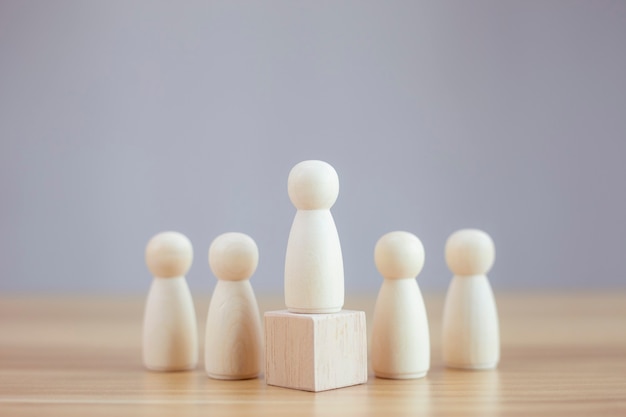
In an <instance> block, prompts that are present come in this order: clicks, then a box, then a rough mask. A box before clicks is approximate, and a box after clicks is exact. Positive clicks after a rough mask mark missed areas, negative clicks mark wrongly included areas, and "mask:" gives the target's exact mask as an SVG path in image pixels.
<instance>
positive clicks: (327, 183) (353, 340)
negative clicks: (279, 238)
mask: <svg viewBox="0 0 626 417" xmlns="http://www.w3.org/2000/svg"><path fill="white" fill-rule="evenodd" d="M287 184H288V187H287V188H288V192H289V198H290V199H291V201H292V203H293V204H294V205H295V206H296V208H297V209H298V211H297V213H296V217H295V219H294V221H293V224H292V226H291V232H290V234H289V241H288V242H287V254H286V259H285V304H286V305H287V309H288V310H280V311H268V312H266V313H265V346H266V353H265V381H266V382H267V383H268V384H269V385H276V386H280V387H285V388H293V389H300V390H305V391H315V392H317V391H325V390H329V389H335V388H341V387H347V386H350V385H356V384H362V383H364V382H366V381H367V334H366V323H365V313H364V312H362V311H348V310H342V307H343V301H344V286H343V284H344V282H343V257H342V255H341V245H340V244H339V236H338V234H337V228H336V227H335V221H334V220H333V216H332V215H331V214H330V208H331V207H332V205H333V204H334V203H335V200H337V196H338V194H339V179H338V177H337V172H336V171H335V169H334V168H333V167H332V166H330V165H329V164H327V163H326V162H323V161H304V162H300V163H299V164H297V165H296V166H295V167H293V169H292V170H291V172H290V173H289V180H288V182H287Z"/></svg>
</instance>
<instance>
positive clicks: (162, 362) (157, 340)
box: [143, 232, 198, 371]
mask: <svg viewBox="0 0 626 417" xmlns="http://www.w3.org/2000/svg"><path fill="white" fill-rule="evenodd" d="M192 260H193V248H192V246H191V242H190V241H189V239H187V237H186V236H184V235H182V234H180V233H177V232H163V233H159V234H158V235H156V236H154V237H153V238H152V239H151V240H150V242H148V246H147V247H146V264H147V266H148V269H149V270H150V272H151V273H152V275H154V280H153V281H152V286H151V287H150V292H149V294H148V300H147V302H146V309H145V314H144V322H143V362H144V365H145V366H146V368H148V369H150V370H153V371H181V370H186V369H193V368H195V367H196V365H197V363H198V328H197V324H196V312H195V310H194V306H193V300H192V299H191V293H190V292H189V287H188V286H187V282H186V281H185V274H186V273H187V271H189V268H190V267H191V262H192Z"/></svg>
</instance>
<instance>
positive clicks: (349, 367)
mask: <svg viewBox="0 0 626 417" xmlns="http://www.w3.org/2000/svg"><path fill="white" fill-rule="evenodd" d="M265 349H266V352H265V382H266V383H267V384H269V385H276V386H279V387H285V388H293V389H299V390H304V391H314V392H317V391H325V390H329V389H334V388H341V387H347V386H350V385H357V384H363V383H365V382H367V329H366V324H365V313H364V312H362V311H350V310H342V311H340V312H338V313H330V314H296V313H290V312H288V311H287V310H280V311H269V312H267V313H265Z"/></svg>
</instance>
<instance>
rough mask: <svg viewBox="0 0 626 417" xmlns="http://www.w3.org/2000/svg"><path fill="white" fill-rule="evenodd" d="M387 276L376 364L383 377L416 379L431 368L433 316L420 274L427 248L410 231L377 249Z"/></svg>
mask: <svg viewBox="0 0 626 417" xmlns="http://www.w3.org/2000/svg"><path fill="white" fill-rule="evenodd" d="M374 258H375V261H376V267H377V268H378V271H379V272H380V274H381V275H382V276H383V278H384V279H385V280H384V282H383V285H382V287H381V289H380V292H379V293H378V298H377V300H376V307H375V309H374V324H373V329H372V368H373V369H374V374H375V375H376V376H377V377H380V378H391V379H413V378H421V377H423V376H425V375H426V373H427V372H428V369H429V368H430V337H429V334H428V318H427V317H426V308H425V307H424V300H423V298H422V293H421V292H420V290H419V287H418V286H417V282H416V281H415V277H416V276H417V275H418V274H419V273H420V272H421V270H422V268H423V266H424V246H423V245H422V242H421V241H420V240H419V239H418V238H417V236H415V235H413V234H411V233H408V232H391V233H387V234H386V235H384V236H383V237H381V238H380V239H379V240H378V243H376V248H375V250H374Z"/></svg>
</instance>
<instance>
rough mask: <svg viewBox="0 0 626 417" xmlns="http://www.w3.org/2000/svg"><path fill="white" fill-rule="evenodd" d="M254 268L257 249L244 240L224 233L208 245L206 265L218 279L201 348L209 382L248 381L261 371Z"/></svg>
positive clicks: (246, 236) (259, 324) (251, 240)
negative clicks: (211, 380)
mask: <svg viewBox="0 0 626 417" xmlns="http://www.w3.org/2000/svg"><path fill="white" fill-rule="evenodd" d="M258 263H259V250H258V248H257V245H256V243H255V242H254V240H253V239H252V238H251V237H250V236H248V235H245V234H243V233H225V234H223V235H220V236H218V237H217V238H216V239H215V240H214V241H213V243H211V247H210V248H209V265H210V267H211V270H212V271H213V274H215V276H216V277H217V279H218V281H217V285H216V286H215V290H214V291H213V296H212V297H211V303H210V305H209V313H208V316H207V322H206V333H205V344H204V346H205V350H204V362H205V368H206V373H207V375H208V376H209V377H211V378H214V379H250V378H256V377H257V376H258V375H259V373H260V371H261V364H262V358H261V355H262V348H263V342H262V338H261V316H260V315H259V307H258V305H257V301H256V298H255V296H254V291H253V290H252V286H251V285H250V281H249V279H250V277H251V276H252V274H254V271H255V270H256V267H257V265H258Z"/></svg>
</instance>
